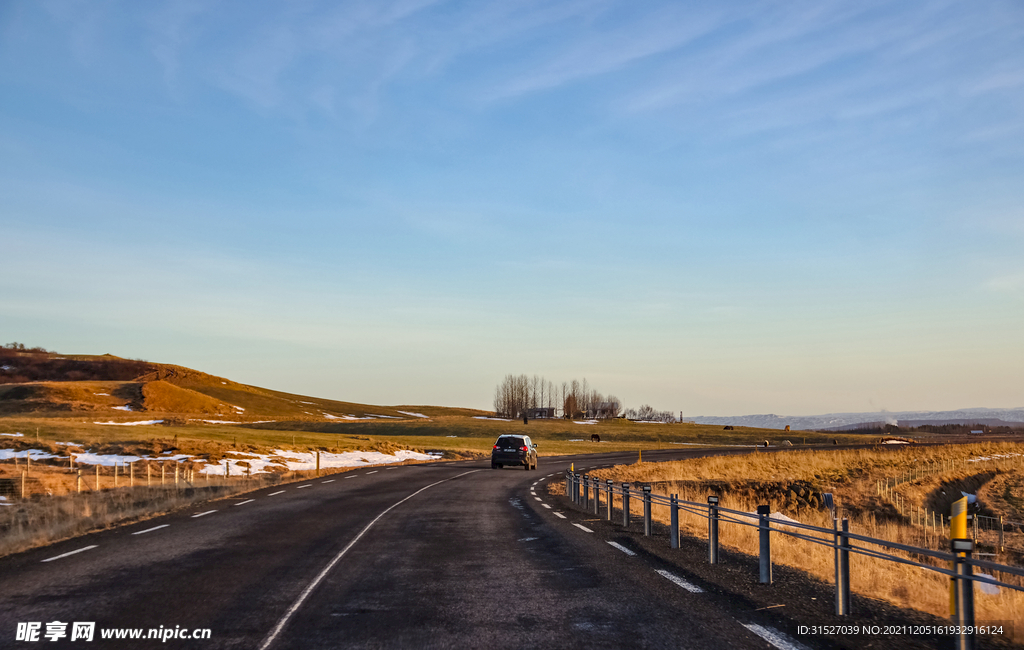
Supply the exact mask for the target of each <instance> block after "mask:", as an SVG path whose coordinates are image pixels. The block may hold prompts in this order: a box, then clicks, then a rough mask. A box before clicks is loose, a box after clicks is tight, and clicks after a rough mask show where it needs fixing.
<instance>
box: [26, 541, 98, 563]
mask: <svg viewBox="0 0 1024 650" xmlns="http://www.w3.org/2000/svg"><path fill="white" fill-rule="evenodd" d="M92 548H96V545H95V544H93V545H92V546H86V547H85V548H80V549H78V550H77V551H68V552H67V553H61V554H60V555H55V556H53V557H48V558H46V559H45V560H40V562H53V561H54V560H59V559H61V558H62V557H67V556H69V555H74V554H75V553H81V552H82V551H88V550H89V549H92Z"/></svg>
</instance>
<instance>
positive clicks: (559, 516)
mask: <svg viewBox="0 0 1024 650" xmlns="http://www.w3.org/2000/svg"><path fill="white" fill-rule="evenodd" d="M555 516H556V517H558V518H559V519H565V515H563V514H562V513H560V512H556V513H555Z"/></svg>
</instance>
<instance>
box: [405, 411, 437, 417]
mask: <svg viewBox="0 0 1024 650" xmlns="http://www.w3.org/2000/svg"><path fill="white" fill-rule="evenodd" d="M398 412H399V413H401V414H402V415H410V416H412V417H414V418H429V417H430V416H429V415H423V414H422V413H413V412H412V411H398Z"/></svg>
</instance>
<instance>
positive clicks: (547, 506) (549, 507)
mask: <svg viewBox="0 0 1024 650" xmlns="http://www.w3.org/2000/svg"><path fill="white" fill-rule="evenodd" d="M541 505H542V506H544V507H545V508H547V509H548V510H551V506H549V505H548V504H546V503H542V504H541Z"/></svg>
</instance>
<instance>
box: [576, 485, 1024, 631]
mask: <svg viewBox="0 0 1024 650" xmlns="http://www.w3.org/2000/svg"><path fill="white" fill-rule="evenodd" d="M591 494H593V496H591ZM602 495H603V496H604V506H605V519H606V521H609V522H610V521H612V509H613V499H614V497H615V496H619V497H621V498H622V503H623V506H622V525H623V526H626V527H628V526H629V524H630V520H631V517H632V513H631V510H630V500H631V498H640V499H642V501H643V525H644V535H645V536H647V537H650V536H651V535H652V534H653V524H652V521H651V507H652V505H654V504H657V505H662V506H667V507H668V508H669V522H670V523H669V533H668V535H669V545H670V547H671V548H678V547H679V511H680V510H682V511H684V512H688V513H690V514H693V515H697V516H699V517H702V518H704V519H707V521H708V560H709V563H710V564H718V558H719V541H718V528H719V525H720V523H722V522H725V523H730V524H737V525H740V526H750V527H752V528H757V529H758V533H759V534H758V538H759V542H758V547H759V548H758V551H759V552H758V570H759V580H760V582H761V583H762V584H771V582H772V562H771V535H772V533H775V534H779V535H787V536H789V537H793V538H796V539H801V540H804V541H806V542H809V543H812V544H818V545H821V546H825V547H829V548H832V549H834V551H835V584H836V615H838V616H847V615H849V614H850V554H851V553H854V554H857V555H864V556H867V557H873V558H876V559H881V560H885V561H889V562H896V563H898V564H906V565H909V566H914V567H919V568H921V569H925V570H927V571H933V572H935V573H939V574H941V575H946V576H949V577H950V578H951V580H952V581H953V583H954V599H953V606H954V610H955V613H954V615H953V624H954V625H955V626H957V628H958V630H959V633H958V635H957V648H959V649H960V650H970V649H972V648H974V645H975V638H974V632H973V628H974V624H975V619H974V583H975V582H985V583H988V584H992V585H995V586H998V587H1005V588H1007V589H1013V590H1016V591H1024V586H1020V585H1015V584H1011V583H1008V582H1005V581H1002V580H998V579H996V578H994V577H988V576H976V575H974V567H977V568H979V569H988V570H990V571H1000V572H1003V573H1008V574H1010V575H1014V576H1019V577H1024V569H1022V568H1018V567H1013V566H1008V565H1003V564H997V563H995V562H989V561H987V560H981V559H975V558H973V557H971V555H972V553H973V552H974V540H971V539H954V540H950V542H951V548H950V552H944V551H936V550H933V549H928V548H920V547H917V546H909V545H907V544H900V543H897V542H891V541H889V540H884V539H877V538H874V537H868V536H866V535H858V534H855V533H851V532H850V527H849V519H847V518H843V519H842V520H838V519H837V520H833V522H832V524H833V525H832V528H823V527H820V526H812V525H810V524H804V523H800V522H796V521H787V522H784V523H782V522H776V525H775V526H772V520H771V517H770V509H769V507H768V506H767V505H764V506H758V508H757V513H756V514H755V513H750V512H743V511H741V510H732V509H729V508H723V507H722V506H721V505H719V498H718V497H717V496H715V495H711V496H709V497H708V502H707V503H699V502H696V501H684V500H682V499H680V498H679V495H677V494H670V495H669V496H667V497H666V496H662V495H658V494H652V493H651V487H650V486H649V485H642V486H640V488H639V489H637V488H635V487H631V486H630V484H629V483H622V484H621V486H619V485H615V484H614V483H613V482H612V481H611V480H606V481H605V483H604V484H602V483H601V482H600V481H599V480H598V479H596V478H591V477H590V476H589V475H587V474H580V473H576V472H571V471H568V470H567V471H566V472H565V496H566V497H568V498H569V499H570V500H571V501H572V502H573V503H575V504H576V505H578V506H581V507H582V508H583V509H584V510H586V511H587V512H592V513H593V514H595V515H600V514H601V512H600V511H601V501H602ZM891 551H902V552H904V553H908V554H911V555H917V556H922V557H928V558H933V559H934V560H938V561H940V562H949V563H950V566H951V568H948V569H947V568H943V567H941V566H935V565H933V564H927V563H924V562H918V561H916V560H914V559H911V558H908V557H902V556H899V555H894V554H893V553H892V552H891Z"/></svg>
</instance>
